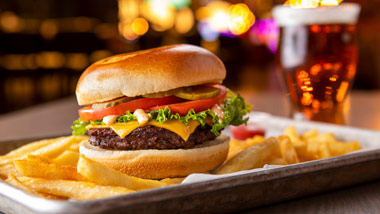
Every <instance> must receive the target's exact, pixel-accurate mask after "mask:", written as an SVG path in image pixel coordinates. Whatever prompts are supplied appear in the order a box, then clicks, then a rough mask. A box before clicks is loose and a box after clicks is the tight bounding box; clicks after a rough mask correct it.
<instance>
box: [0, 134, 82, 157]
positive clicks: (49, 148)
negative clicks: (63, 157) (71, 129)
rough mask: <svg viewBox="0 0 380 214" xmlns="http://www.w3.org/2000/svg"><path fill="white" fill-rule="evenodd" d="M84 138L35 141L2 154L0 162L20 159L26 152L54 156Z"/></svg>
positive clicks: (72, 137)
mask: <svg viewBox="0 0 380 214" xmlns="http://www.w3.org/2000/svg"><path fill="white" fill-rule="evenodd" d="M86 139H88V137H87V136H69V137H59V138H53V139H47V140H41V141H36V142H33V143H30V144H27V145H24V146H22V147H20V148H18V149H16V150H13V151H11V152H9V153H8V154H6V155H4V156H0V164H6V163H9V162H12V161H13V160H14V159H22V158H24V157H25V156H26V155H28V154H32V155H37V156H44V157H48V158H55V157H56V156H58V155H60V154H61V153H63V152H64V151H65V150H66V149H67V148H69V147H74V148H75V147H77V146H78V145H79V143H80V142H81V141H82V140H86ZM73 145H77V146H73ZM78 152H79V151H78Z"/></svg>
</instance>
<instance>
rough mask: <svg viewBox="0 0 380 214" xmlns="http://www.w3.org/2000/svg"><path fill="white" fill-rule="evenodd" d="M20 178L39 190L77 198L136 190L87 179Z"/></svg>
mask: <svg viewBox="0 0 380 214" xmlns="http://www.w3.org/2000/svg"><path fill="white" fill-rule="evenodd" d="M18 179H19V180H20V181H21V182H22V183H23V184H25V185H26V186H28V187H30V188H32V189H34V190H36V191H37V192H42V193H46V194H50V195H57V196H61V197H66V198H73V199H76V200H92V199H99V198H107V197H112V196H117V195H123V194H128V193H131V192H134V191H133V190H130V189H127V188H124V187H115V186H101V185H97V184H94V183H90V182H85V181H67V180H49V179H44V178H29V177H19V178H18Z"/></svg>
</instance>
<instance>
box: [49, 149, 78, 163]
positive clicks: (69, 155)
mask: <svg viewBox="0 0 380 214" xmlns="http://www.w3.org/2000/svg"><path fill="white" fill-rule="evenodd" d="M78 160H79V152H76V151H71V149H70V150H66V151H64V152H63V153H62V154H60V155H59V156H58V157H56V158H54V159H53V162H54V163H57V164H67V165H71V166H77V164H78Z"/></svg>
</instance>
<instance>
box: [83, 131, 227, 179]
mask: <svg viewBox="0 0 380 214" xmlns="http://www.w3.org/2000/svg"><path fill="white" fill-rule="evenodd" d="M229 140H230V138H229V137H228V136H225V135H221V136H219V137H217V138H215V140H212V141H206V142H204V143H202V144H199V145H197V146H196V147H194V148H192V149H172V150H157V149H151V150H129V151H125V150H106V149H101V148H99V147H97V146H93V145H91V144H90V143H89V142H88V141H86V142H84V143H82V144H81V145H80V148H79V151H80V153H81V154H83V155H84V156H86V157H87V158H89V159H92V160H94V161H97V162H100V163H102V164H105V165H107V166H109V167H112V168H114V169H116V170H118V171H120V172H123V173H125V174H128V175H132V176H136V177H140V178H147V179H161V178H175V177H184V176H187V175H189V174H191V173H197V172H208V171H211V170H213V169H215V168H217V167H218V166H219V165H220V164H222V163H223V161H225V159H226V157H227V153H228V147H229Z"/></svg>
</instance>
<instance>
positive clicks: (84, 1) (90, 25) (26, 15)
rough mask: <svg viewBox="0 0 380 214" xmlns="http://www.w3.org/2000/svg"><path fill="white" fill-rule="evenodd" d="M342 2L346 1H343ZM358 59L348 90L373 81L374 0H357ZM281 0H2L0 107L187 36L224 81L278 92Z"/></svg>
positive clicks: (377, 71) (377, 57)
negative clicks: (104, 62) (276, 10)
mask: <svg viewBox="0 0 380 214" xmlns="http://www.w3.org/2000/svg"><path fill="white" fill-rule="evenodd" d="M347 2H349V1H347ZM350 2H357V3H359V4H360V5H361V6H362V12H361V14H360V19H359V23H358V28H357V32H358V44H359V64H358V72H357V76H356V80H355V83H354V86H353V89H354V90H376V89H379V88H380V34H376V33H374V32H380V13H378V11H380V0H357V1H350ZM284 3H285V1H284V0H246V1H236V0H229V1H211V0H81V1H77V0H65V1H59V0H34V1H30V0H2V1H0V103H1V105H0V114H4V113H6V112H11V111H15V110H18V109H22V108H25V107H28V106H32V105H36V104H39V103H43V102H47V101H52V100H56V99H59V98H63V97H67V96H72V95H74V94H75V86H76V83H77V80H78V78H79V76H80V74H81V73H82V71H83V70H84V69H85V68H86V67H87V66H88V65H89V64H91V63H93V62H95V61H97V60H99V59H101V58H104V57H107V56H110V55H113V54H117V53H123V52H130V51H136V50H140V49H147V48H153V47H158V46H162V45H169V44H178V43H189V44H194V45H199V46H202V47H204V48H206V49H208V50H210V51H212V52H214V53H215V54H217V55H218V56H219V57H220V58H221V59H222V60H223V62H224V63H225V65H226V68H227V72H228V73H227V78H226V80H225V85H227V86H228V87H230V88H232V89H234V90H238V91H240V92H242V93H244V91H257V92H259V91H276V92H279V93H283V92H284V91H285V90H284V89H283V86H282V80H281V79H280V77H279V75H278V74H277V73H276V70H275V63H274V53H275V52H276V41H277V34H278V28H277V26H276V24H275V22H274V21H273V19H272V14H271V10H272V8H273V6H274V5H276V4H284Z"/></svg>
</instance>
